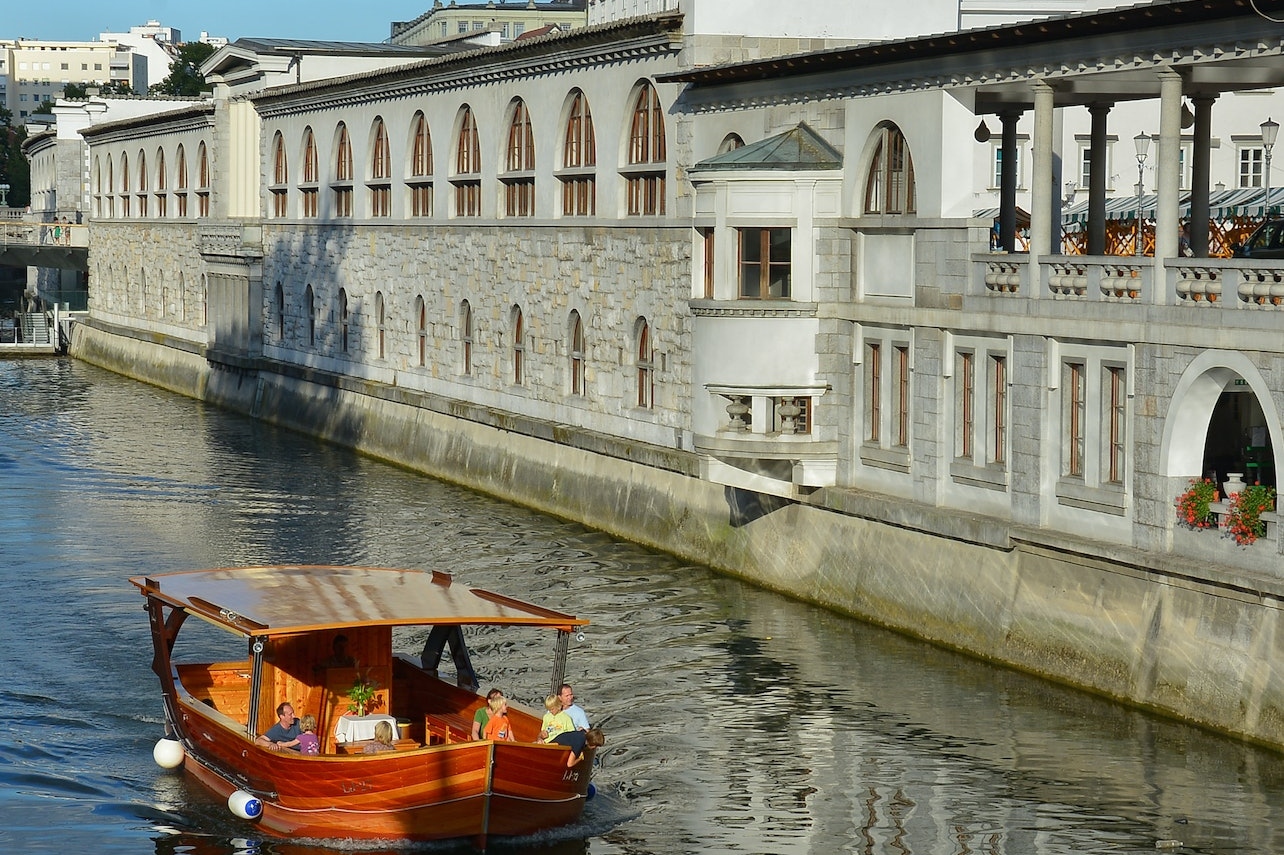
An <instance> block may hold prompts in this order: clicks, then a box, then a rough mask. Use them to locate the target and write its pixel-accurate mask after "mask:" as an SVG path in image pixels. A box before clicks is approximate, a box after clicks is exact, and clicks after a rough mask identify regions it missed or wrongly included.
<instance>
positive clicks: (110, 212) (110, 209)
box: [107, 155, 116, 217]
mask: <svg viewBox="0 0 1284 855" xmlns="http://www.w3.org/2000/svg"><path fill="white" fill-rule="evenodd" d="M115 192H116V168H115V165H114V164H113V163H112V159H111V155H107V216H109V217H114V216H116V197H115V196H113V195H112V194H113V193H115Z"/></svg>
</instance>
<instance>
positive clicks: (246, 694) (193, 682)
mask: <svg viewBox="0 0 1284 855" xmlns="http://www.w3.org/2000/svg"><path fill="white" fill-rule="evenodd" d="M174 671H175V673H176V674H177V676H178V681H179V683H181V684H182V686H183V689H184V690H186V691H187V693H188V694H189V695H191V696H192V697H194V698H196V699H197V700H198V701H201V702H202V703H204V704H207V705H208V706H210V707H212V708H213V709H216V710H218V711H219V712H221V713H222V714H223V715H225V716H228V717H229V718H232V719H235V720H237V721H239V722H241V723H242V724H244V723H245V722H246V721H248V720H249V716H250V663H249V662H248V661H246V662H215V663H212V664H209V665H205V664H199V665H175V666H174Z"/></svg>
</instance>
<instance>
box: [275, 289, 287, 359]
mask: <svg viewBox="0 0 1284 855" xmlns="http://www.w3.org/2000/svg"><path fill="white" fill-rule="evenodd" d="M276 340H277V343H278V344H283V343H284V342H285V286H283V285H282V284H281V283H280V282H278V283H276Z"/></svg>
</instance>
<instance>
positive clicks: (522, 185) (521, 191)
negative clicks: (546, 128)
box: [500, 98, 535, 217]
mask: <svg viewBox="0 0 1284 855" xmlns="http://www.w3.org/2000/svg"><path fill="white" fill-rule="evenodd" d="M512 110H513V116H512V119H511V120H509V123H508V147H507V149H506V150H507V152H508V154H507V156H506V157H505V159H504V170H505V172H504V174H503V175H502V176H500V180H501V181H502V182H503V184H504V213H505V215H506V216H509V217H532V216H534V215H535V135H534V134H533V133H532V132H531V114H530V111H529V110H527V109H526V102H525V101H523V100H522V99H520V98H517V99H515V100H514V101H513V104H512Z"/></svg>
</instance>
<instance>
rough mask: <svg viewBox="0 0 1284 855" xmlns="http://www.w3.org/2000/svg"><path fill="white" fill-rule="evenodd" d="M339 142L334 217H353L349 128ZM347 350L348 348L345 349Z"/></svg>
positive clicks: (341, 133)
mask: <svg viewBox="0 0 1284 855" xmlns="http://www.w3.org/2000/svg"><path fill="white" fill-rule="evenodd" d="M337 134H338V141H337V142H336V143H335V147H334V180H333V181H332V182H331V183H330V191H331V193H333V195H334V216H335V217H351V216H352V140H351V139H350V138H349V137H348V126H347V124H346V123H344V122H340V123H339V127H338V129H337ZM344 350H347V347H346V346H345V347H344Z"/></svg>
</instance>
